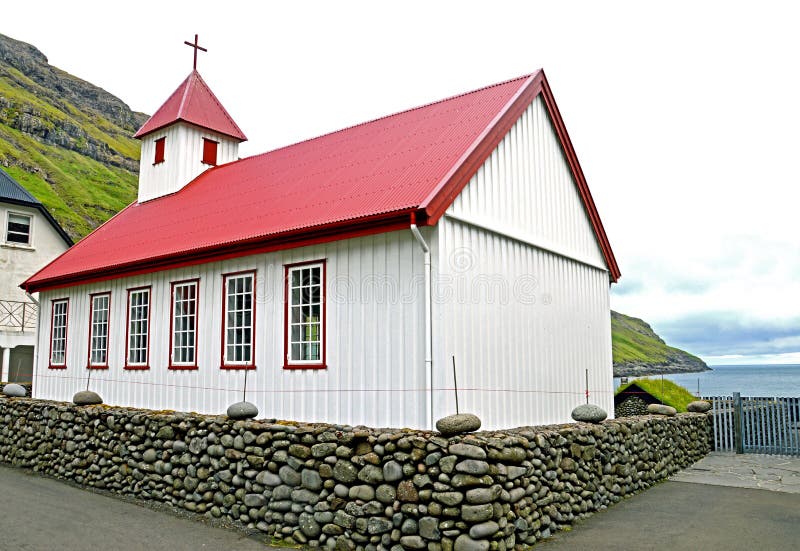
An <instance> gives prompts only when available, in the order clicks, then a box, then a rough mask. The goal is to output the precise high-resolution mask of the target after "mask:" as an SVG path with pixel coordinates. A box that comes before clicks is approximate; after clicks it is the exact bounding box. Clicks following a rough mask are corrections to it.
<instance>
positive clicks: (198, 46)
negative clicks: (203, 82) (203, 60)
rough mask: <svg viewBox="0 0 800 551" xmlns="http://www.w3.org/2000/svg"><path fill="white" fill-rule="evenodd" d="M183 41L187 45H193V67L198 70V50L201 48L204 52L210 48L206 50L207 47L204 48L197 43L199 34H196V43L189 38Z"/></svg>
mask: <svg viewBox="0 0 800 551" xmlns="http://www.w3.org/2000/svg"><path fill="white" fill-rule="evenodd" d="M183 43H184V44H186V45H187V46H191V47H192V48H194V64H193V65H192V68H193V69H194V70H195V71H196V70H197V50H201V51H203V52H207V51H208V50H206V49H205V48H203V47H202V46H200V45H199V44H198V43H197V35H194V44H192V43H191V42H189V41H188V40H184V42H183Z"/></svg>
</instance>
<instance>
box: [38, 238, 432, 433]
mask: <svg viewBox="0 0 800 551" xmlns="http://www.w3.org/2000/svg"><path fill="white" fill-rule="evenodd" d="M428 233H429V232H428ZM322 258H326V259H327V287H326V290H327V293H328V302H327V316H328V322H327V326H326V329H327V360H328V362H327V363H328V368H327V370H293V371H288V370H284V369H283V353H284V348H283V315H284V311H283V293H284V289H283V266H284V265H285V264H288V263H294V262H300V261H307V260H317V259H322ZM248 269H256V270H257V282H256V293H257V306H256V331H255V335H256V345H255V346H256V350H255V357H256V366H257V369H256V370H255V371H251V372H250V373H249V374H248V382H247V386H248V394H247V399H248V400H249V401H251V402H253V403H255V404H256V405H257V406H258V408H259V410H260V412H261V416H263V417H278V418H281V419H292V420H303V421H329V422H336V423H348V424H368V425H373V426H396V427H402V426H415V427H421V426H423V425H424V424H425V421H424V416H425V402H424V398H425V391H424V384H425V376H424V346H423V343H424V341H423V334H422V332H423V331H424V320H423V317H422V315H423V312H422V308H421V307H420V306H419V303H417V302H416V298H417V297H421V281H422V269H423V266H422V254H421V252H420V250H419V246H418V245H417V244H416V242H414V241H413V237H412V236H411V233H410V232H403V231H401V232H392V233H387V234H381V235H376V236H371V237H364V238H358V239H351V240H345V241H338V242H333V243H329V244H325V245H318V246H313V247H305V248H299V249H293V250H287V251H281V252H276V253H270V254H265V255H254V256H250V257H244V258H239V259H234V260H230V261H225V262H218V263H210V264H205V265H201V266H195V267H191V268H185V269H180V270H171V271H164V272H158V273H154V274H151V275H149V276H137V277H131V278H125V279H119V280H114V281H110V282H104V283H99V284H92V285H85V286H80V287H72V288H68V289H64V290H61V291H49V292H43V293H42V296H41V299H42V313H43V316H44V317H45V318H46V319H43V320H42V327H43V328H44V331H43V332H42V334H41V335H40V341H39V346H40V350H41V351H42V352H41V353H40V354H39V361H38V366H37V373H36V377H35V381H34V395H35V396H36V397H39V398H47V399H54V400H70V399H71V398H72V395H73V394H74V393H75V392H76V391H78V390H81V389H83V388H85V387H86V377H87V373H88V371H87V369H86V360H87V347H88V325H87V317H88V311H89V302H88V296H89V293H93V292H98V291H104V290H110V291H111V308H112V318H111V327H110V333H111V342H110V346H111V348H110V356H109V357H110V368H109V369H108V370H93V371H92V374H91V376H92V382H91V384H90V386H91V388H92V389H93V390H96V391H97V392H99V393H100V395H101V396H102V397H103V398H104V400H105V402H106V403H108V404H117V405H130V406H138V407H146V408H153V409H175V410H181V411H198V412H206V413H220V412H224V411H225V409H226V408H227V406H228V405H230V404H231V403H233V402H236V401H239V400H241V398H242V393H241V388H242V384H243V381H244V372H243V371H229V370H220V334H221V333H220V331H221V329H220V324H221V313H222V276H221V274H222V273H227V272H234V271H239V270H248ZM190 278H199V279H200V293H199V296H200V303H199V315H200V322H199V324H200V327H201V328H202V331H201V334H200V336H199V342H198V348H199V353H198V358H199V360H200V364H199V365H200V368H199V369H198V370H197V371H170V370H168V369H167V361H168V356H169V350H168V348H169V315H170V308H169V303H170V282H171V281H178V280H183V279H190ZM141 285H152V304H153V309H152V315H153V318H152V320H151V329H150V338H151V346H150V369H149V370H148V371H125V370H123V368H122V366H123V363H124V355H125V343H124V339H125V323H126V314H125V308H126V304H125V302H126V296H127V293H126V289H128V288H131V287H137V286H141ZM65 296H68V297H69V298H70V316H69V323H68V327H69V340H68V362H67V365H68V368H67V369H66V370H51V369H48V368H47V356H48V351H49V342H48V339H49V327H50V319H49V317H50V310H51V309H50V302H51V301H52V300H53V299H58V298H63V297H65Z"/></svg>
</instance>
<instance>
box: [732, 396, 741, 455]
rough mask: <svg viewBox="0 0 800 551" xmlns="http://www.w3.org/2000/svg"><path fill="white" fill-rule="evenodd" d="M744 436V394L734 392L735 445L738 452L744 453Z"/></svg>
mask: <svg viewBox="0 0 800 551" xmlns="http://www.w3.org/2000/svg"><path fill="white" fill-rule="evenodd" d="M743 440H744V438H743V435H742V396H741V394H739V393H738V392H734V393H733V445H734V447H735V448H736V453H744V442H743Z"/></svg>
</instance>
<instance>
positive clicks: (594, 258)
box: [447, 96, 605, 267]
mask: <svg viewBox="0 0 800 551" xmlns="http://www.w3.org/2000/svg"><path fill="white" fill-rule="evenodd" d="M447 213H448V214H451V215H455V216H458V217H461V218H466V219H469V220H474V221H476V222H479V223H481V224H486V225H489V226H491V227H494V228H498V229H501V230H502V231H504V232H505V233H509V234H517V235H521V236H523V237H525V238H527V239H528V240H530V241H533V242H535V243H537V244H539V245H541V246H543V247H545V248H548V249H551V250H556V251H557V252H560V253H562V254H566V255H569V256H572V257H574V258H578V259H580V260H582V261H585V262H588V263H590V264H593V265H596V266H598V267H604V266H605V258H604V257H603V253H602V251H601V249H600V247H599V246H598V244H597V237H596V235H595V232H594V230H593V228H592V225H591V222H590V221H589V218H588V217H587V215H586V210H585V207H584V205H583V201H582V199H581V197H580V194H579V192H578V190H577V187H576V185H575V182H574V180H573V177H572V173H571V172H570V168H569V165H568V163H567V161H566V159H565V158H564V154H563V150H562V149H561V143H560V141H559V139H558V136H557V135H556V133H555V131H554V129H553V126H552V123H551V122H550V117H549V115H548V113H547V108H546V107H545V105H544V100H543V99H542V96H538V97H537V98H536V99H535V100H534V102H533V103H532V104H531V105H530V106H529V107H528V108H527V109H526V110H525V113H524V114H523V115H522V117H520V119H519V120H518V121H517V122H516V123H515V124H514V126H513V127H512V128H511V131H510V132H509V133H508V134H507V135H506V136H505V138H503V140H502V141H501V142H500V145H499V146H498V147H497V148H496V149H495V151H494V152H493V153H492V154H491V155H490V156H489V158H488V159H487V160H486V162H485V163H484V164H483V166H482V167H481V168H480V170H478V172H477V173H476V174H475V176H474V177H473V178H472V180H471V181H470V182H469V184H467V186H466V187H465V188H464V190H463V191H462V192H461V194H460V195H459V196H458V197H457V198H456V200H455V201H454V202H453V204H452V206H451V207H450V208H449V209H448V210H447Z"/></svg>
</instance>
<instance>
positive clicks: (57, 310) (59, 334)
mask: <svg viewBox="0 0 800 551" xmlns="http://www.w3.org/2000/svg"><path fill="white" fill-rule="evenodd" d="M68 312H69V300H68V299H62V300H54V301H53V302H52V312H51V318H50V367H51V368H52V367H62V368H63V367H66V366H67V315H68Z"/></svg>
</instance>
